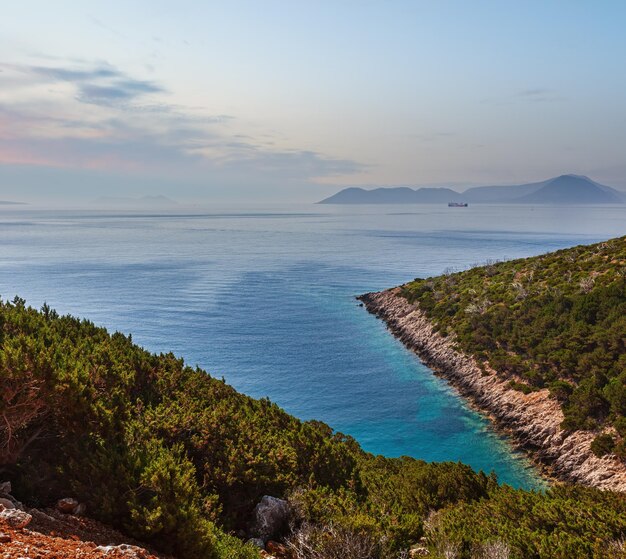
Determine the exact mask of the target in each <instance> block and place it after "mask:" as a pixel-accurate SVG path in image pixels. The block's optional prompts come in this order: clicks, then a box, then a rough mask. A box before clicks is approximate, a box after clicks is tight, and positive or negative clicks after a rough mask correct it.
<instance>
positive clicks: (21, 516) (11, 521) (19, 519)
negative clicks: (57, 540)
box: [0, 506, 33, 530]
mask: <svg viewBox="0 0 626 559" xmlns="http://www.w3.org/2000/svg"><path fill="white" fill-rule="evenodd" d="M1 508H2V510H0V524H4V525H5V526H8V527H9V528H13V529H15V530H19V529H20V528H24V527H26V526H28V523H29V522H30V521H31V520H32V519H33V517H32V516H31V515H30V514H28V513H27V512H24V511H22V510H19V509H7V508H5V507H4V506H2V507H1Z"/></svg>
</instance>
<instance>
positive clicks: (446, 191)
mask: <svg viewBox="0 0 626 559" xmlns="http://www.w3.org/2000/svg"><path fill="white" fill-rule="evenodd" d="M462 199H463V196H462V195H461V194H459V193H458V192H456V191H454V190H452V189H451V188H418V189H416V190H413V189H412V188H408V187H406V186H404V187H395V188H375V189H373V190H365V189H363V188H357V187H351V188H346V189H344V190H341V191H340V192H337V194H334V195H333V196H330V197H329V198H326V199H325V200H322V201H321V202H318V203H319V204H445V203H448V202H460V201H462Z"/></svg>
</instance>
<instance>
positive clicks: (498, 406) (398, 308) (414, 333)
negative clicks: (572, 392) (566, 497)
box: [357, 288, 626, 491]
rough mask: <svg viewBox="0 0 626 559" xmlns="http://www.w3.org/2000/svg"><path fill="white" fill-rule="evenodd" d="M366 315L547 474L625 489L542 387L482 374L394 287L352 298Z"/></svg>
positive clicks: (621, 477)
mask: <svg viewBox="0 0 626 559" xmlns="http://www.w3.org/2000/svg"><path fill="white" fill-rule="evenodd" d="M357 299H359V300H360V301H362V302H363V304H364V305H365V308H366V309H367V310H368V311H369V312H370V313H372V314H374V315H376V316H377V317H379V318H381V319H382V320H384V321H385V322H386V324H387V327H388V328H389V330H390V331H391V332H392V333H393V334H394V335H395V336H396V337H397V338H398V339H399V340H400V341H401V342H402V343H403V344H404V345H405V346H406V347H407V348H409V349H410V350H412V351H414V352H415V353H416V354H417V355H418V357H419V358H420V359H421V360H422V361H423V362H424V364H426V365H427V366H428V367H430V368H431V369H432V370H433V371H434V372H435V374H437V375H438V376H441V377H443V378H445V379H446V380H447V381H448V382H449V383H450V384H451V385H452V386H454V387H455V388H456V389H457V390H458V392H459V393H460V394H461V395H462V396H464V397H465V398H467V399H468V400H469V401H470V402H471V403H472V404H473V405H474V406H475V407H476V408H477V409H478V410H479V411H481V412H483V413H485V414H486V415H488V416H489V417H490V418H491V419H492V421H493V422H494V424H495V426H496V427H497V428H498V429H499V430H500V431H502V432H504V433H505V434H507V435H509V436H510V437H511V438H512V440H513V441H514V442H515V444H516V445H517V446H519V447H520V448H522V449H523V450H524V451H526V453H527V454H528V455H529V456H530V458H531V459H532V460H533V461H534V462H535V463H536V464H537V465H538V466H539V467H540V469H541V471H542V472H543V473H544V474H545V475H547V476H548V477H552V478H556V479H558V480H560V481H566V482H572V483H579V484H582V485H587V486H591V487H597V488H599V489H608V490H613V491H626V466H625V465H624V464H623V463H622V462H620V461H619V460H618V459H617V458H615V457H612V456H605V457H602V458H598V457H597V456H596V455H595V454H593V452H592V451H591V449H590V445H591V441H592V440H593V439H594V437H595V435H596V433H592V432H589V431H574V432H572V433H566V432H565V431H563V429H561V427H560V424H561V422H562V421H563V412H562V411H561V407H560V405H559V402H557V401H556V400H555V399H553V398H551V397H550V395H549V392H548V390H547V389H545V390H540V391H536V392H531V393H529V394H524V393H522V392H520V391H518V390H514V389H512V388H511V387H510V386H509V381H510V379H509V378H503V377H501V376H499V375H498V373H497V372H496V371H493V370H488V371H487V372H486V373H485V372H483V371H482V370H481V369H480V368H479V366H478V364H477V362H476V361H475V360H474V358H473V357H471V356H468V355H466V354H464V353H462V352H460V351H459V350H458V349H457V348H456V347H455V345H454V342H453V340H451V339H448V338H445V337H443V336H441V335H440V334H438V333H437V332H436V331H435V329H434V327H433V324H432V323H431V322H430V320H429V319H428V317H427V316H426V315H425V313H424V312H422V311H421V310H420V309H419V307H418V306H417V305H415V304H411V303H409V302H408V301H407V300H406V299H405V298H404V297H402V295H401V294H400V288H394V289H390V290H387V291H381V292H378V293H366V294H364V295H361V296H359V297H357Z"/></svg>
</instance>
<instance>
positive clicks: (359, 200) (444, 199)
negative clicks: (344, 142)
mask: <svg viewBox="0 0 626 559" xmlns="http://www.w3.org/2000/svg"><path fill="white" fill-rule="evenodd" d="M448 202H461V203H462V202H467V203H473V204H474V203H476V204H625V203H626V193H625V192H620V191H619V190H616V189H614V188H611V187H610V186H605V185H603V184H599V183H597V182H595V181H593V180H591V179H590V178H589V177H585V176H581V175H561V176H559V177H554V178H551V179H548V180H545V181H541V182H534V183H528V184H519V185H513V186H477V187H473V188H470V189H468V190H466V191H465V192H457V191H456V190H453V189H451V188H444V187H442V188H417V189H413V188H409V187H406V186H404V187H389V188H374V189H372V190H365V189H363V188H359V187H350V188H345V189H344V190H341V191H339V192H337V193H336V194H334V195H333V196H330V197H329V198H326V199H324V200H321V201H320V202H318V203H319V204H445V203H448Z"/></svg>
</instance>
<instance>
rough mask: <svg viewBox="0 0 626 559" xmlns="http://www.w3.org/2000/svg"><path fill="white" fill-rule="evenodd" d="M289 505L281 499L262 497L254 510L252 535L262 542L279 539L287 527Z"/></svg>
mask: <svg viewBox="0 0 626 559" xmlns="http://www.w3.org/2000/svg"><path fill="white" fill-rule="evenodd" d="M289 515H290V511H289V503H287V501H285V500H283V499H278V498H276V497H270V496H269V495H265V496H263V498H262V499H261V501H260V502H259V504H258V505H257V506H256V508H255V509H254V525H253V529H252V533H253V535H254V536H255V537H258V538H261V539H262V540H263V541H264V542H266V541H268V540H271V539H275V538H279V537H280V536H281V535H282V534H284V533H285V532H286V531H287V528H288V526H289Z"/></svg>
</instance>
